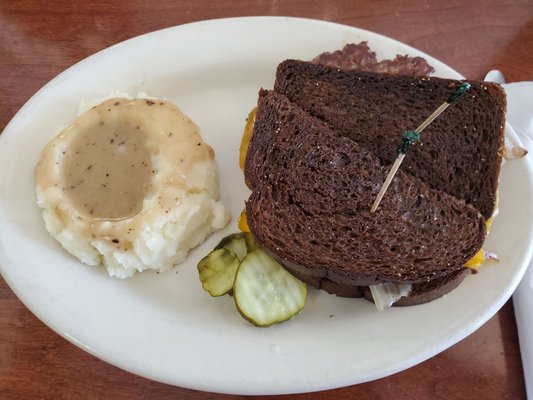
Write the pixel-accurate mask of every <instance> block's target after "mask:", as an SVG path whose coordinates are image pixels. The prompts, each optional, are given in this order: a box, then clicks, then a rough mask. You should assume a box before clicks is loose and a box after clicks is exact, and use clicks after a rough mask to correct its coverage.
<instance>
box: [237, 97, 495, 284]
mask: <svg viewBox="0 0 533 400" xmlns="http://www.w3.org/2000/svg"><path fill="white" fill-rule="evenodd" d="M244 172H245V180H246V183H247V185H248V187H249V188H250V189H251V190H252V194H251V195H250V197H249V199H248V201H247V202H246V215H247V218H248V224H249V226H250V230H251V231H252V233H253V234H254V236H255V237H256V238H257V239H258V241H259V242H260V243H261V244H263V245H264V246H265V247H266V248H267V249H268V250H269V251H270V252H271V253H272V254H273V256H274V257H275V258H276V259H278V261H280V263H281V264H283V265H285V266H286V267H287V268H288V269H289V270H290V271H293V272H295V273H296V274H298V275H300V276H307V277H309V278H310V279H311V278H313V279H321V278H327V279H328V280H329V281H331V282H333V283H339V284H343V285H348V286H367V285H371V284H375V283H378V282H428V281H431V280H433V279H436V278H438V277H441V276H444V275H448V274H450V273H452V272H453V271H457V270H460V269H462V268H463V265H464V264H465V262H466V261H467V260H469V259H470V258H471V257H472V256H473V255H474V254H475V253H476V252H477V251H478V249H479V248H480V247H481V245H482V244H483V240H484V237H485V219H484V218H483V217H482V216H481V215H480V214H479V212H478V211H477V210H476V209H475V208H474V207H472V206H470V205H467V204H465V203H464V202H463V201H460V200H458V199H456V198H454V197H453V196H450V195H448V194H446V193H444V192H441V191H437V190H433V189H430V188H429V187H428V186H427V185H426V184H424V183H423V182H421V181H420V180H419V179H417V178H415V177H412V176H410V175H408V174H406V173H404V172H403V171H399V173H398V174H397V176H396V177H395V179H394V180H393V182H392V183H391V186H390V188H389V191H388V193H387V196H385V197H384V199H383V201H382V203H381V205H380V207H379V208H378V210H377V211H376V212H375V213H370V211H369V210H370V206H371V204H372V202H373V200H374V198H375V196H376V194H377V192H378V191H379V188H380V185H381V183H382V182H383V181H384V179H385V176H386V174H387V172H388V168H387V167H385V166H383V165H381V163H380V162H379V159H378V158H377V157H376V156H375V155H374V154H372V152H370V151H368V150H366V149H365V148H363V147H362V146H360V145H358V144H357V143H355V142H354V141H352V140H350V139H348V138H345V137H342V136H340V135H338V134H336V133H335V132H334V131H333V130H332V129H330V128H329V127H328V126H327V124H325V123H324V122H322V121H320V120H318V119H317V118H314V117H312V116H311V115H309V114H308V113H307V112H305V111H303V110H302V109H301V108H300V107H299V106H298V105H296V104H295V103H292V102H290V101H289V100H288V99H287V98H286V97H285V96H283V95H281V94H278V93H276V92H273V91H261V92H260V97H259V102H258V111H257V115H256V120H255V124H254V130H253V134H252V138H251V141H250V145H249V147H248V152H247V157H246V162H245V169H244Z"/></svg>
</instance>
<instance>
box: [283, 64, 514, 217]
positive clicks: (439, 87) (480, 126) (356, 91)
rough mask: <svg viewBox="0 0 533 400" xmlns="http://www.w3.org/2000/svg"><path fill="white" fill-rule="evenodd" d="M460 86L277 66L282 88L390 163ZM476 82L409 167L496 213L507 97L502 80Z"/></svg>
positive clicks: (426, 135) (416, 149) (408, 160)
mask: <svg viewBox="0 0 533 400" xmlns="http://www.w3.org/2000/svg"><path fill="white" fill-rule="evenodd" d="M460 83H461V82H459V81H455V80H449V79H440V78H435V77H431V78H428V77H420V78H414V77H409V76H394V75H388V74H376V73H372V72H358V71H340V70H338V69H335V68H331V67H328V66H323V65H317V64H313V63H309V62H303V61H294V60H287V61H284V62H282V63H281V64H280V65H279V66H278V70H277V74H276V83H275V90H276V91H278V92H279V93H282V94H284V95H286V96H287V97H288V98H289V99H290V100H291V101H293V102H295V103H297V104H298V105H299V106H300V107H302V108H303V109H304V110H306V111H308V112H309V113H311V114H312V115H314V116H316V117H318V118H319V119H321V120H323V121H325V122H326V123H327V124H328V125H329V126H330V127H331V128H332V129H333V130H335V131H336V132H338V133H339V134H340V135H342V136H346V137H349V138H351V139H352V140H354V141H356V142H357V143H360V144H361V145H363V146H364V147H366V148H367V149H368V150H370V151H372V152H373V153H374V154H376V155H377V156H378V157H379V158H380V160H381V162H382V163H384V164H385V165H388V164H391V163H392V162H393V161H394V159H395V158H396V155H397V153H396V151H397V148H398V145H399V144H400V141H401V134H402V132H404V131H406V130H409V129H415V128H416V127H417V126H418V125H419V124H420V123H422V122H423V121H424V120H425V119H426V118H427V117H428V116H429V115H430V114H431V113H432V112H433V111H434V110H435V109H436V108H437V107H438V106H439V105H440V104H441V103H442V102H443V101H445V100H446V99H447V98H448V96H449V94H450V93H451V92H452V91H453V89H454V88H455V87H457V85H459V84H460ZM470 83H471V84H472V88H471V89H470V91H468V92H467V93H466V94H465V95H464V96H463V97H462V98H461V99H460V101H458V102H457V103H456V104H454V105H453V106H452V107H450V108H448V109H447V110H446V111H445V112H444V113H443V114H442V115H441V116H439V117H438V118H437V119H436V120H435V121H434V122H433V123H432V124H431V125H430V126H429V127H428V128H426V129H425V130H424V131H423V132H422V134H421V141H420V143H418V144H416V145H415V146H413V147H412V149H411V150H410V151H409V153H408V154H407V156H406V157H405V159H404V162H403V164H402V169H403V170H404V171H407V172H409V173H410V174H412V175H414V176H416V177H418V178H420V179H421V180H422V181H424V182H425V183H427V184H428V185H429V186H431V187H432V188H435V189H439V190H442V191H444V192H446V193H448V194H451V195H453V196H455V197H457V198H458V199H462V200H465V201H466V202H467V203H469V204H472V205H473V206H474V207H476V208H477V209H478V210H480V211H481V213H482V214H483V216H484V217H485V218H489V217H490V216H491V215H492V213H493V210H494V206H495V202H496V189H497V185H498V175H499V170H500V165H501V157H502V151H501V150H502V148H503V127H504V125H505V106H506V99H505V93H504V91H503V89H502V88H501V87H500V86H499V85H497V84H492V83H487V82H470ZM458 178H460V179H458Z"/></svg>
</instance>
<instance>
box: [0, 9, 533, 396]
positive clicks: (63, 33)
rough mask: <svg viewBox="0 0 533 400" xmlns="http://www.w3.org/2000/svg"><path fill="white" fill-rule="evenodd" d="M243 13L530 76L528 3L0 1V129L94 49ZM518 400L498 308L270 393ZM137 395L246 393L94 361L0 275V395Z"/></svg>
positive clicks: (520, 386) (520, 385)
mask: <svg viewBox="0 0 533 400" xmlns="http://www.w3.org/2000/svg"><path fill="white" fill-rule="evenodd" d="M249 15H285V16H298V17H306V18H315V19H323V20H328V21H334V22H338V23H343V24H347V25H351V26H355V27H359V28H363V29H368V30H371V31H375V32H379V33H381V34H384V35H387V36H390V37H392V38H395V39H397V40H400V41H402V42H404V43H407V44H409V45H412V46H414V47H416V48H418V49H420V50H422V51H424V52H427V53H428V54H431V55H432V56H434V57H436V58H438V59H440V60H441V61H443V62H445V63H446V64H448V65H450V66H452V67H454V68H455V69H456V70H458V71H459V72H461V73H462V74H463V75H465V76H467V77H468V78H470V79H480V78H482V77H483V76H484V75H485V73H486V72H487V71H488V70H490V69H493V68H498V69H500V70H501V71H502V72H503V73H504V75H505V76H506V78H507V80H508V81H510V82H512V81H521V80H533V2H531V0H480V1H470V2H467V1H457V0H450V1H431V0H407V1H398V0H393V1H392V0H391V1H389V0H384V1H373V0H358V1H340V0H339V1H323V0H320V1H304V0H294V1H282V0H271V1H259V0H256V1H245V0H234V1H228V2H220V1H217V0H198V1H194V2H185V1H182V2H180V1H174V0H163V1H157V2H149V1H145V0H142V1H141V0H131V1H122V2H114V1H109V0H105V1H104V0H95V1H84V2H81V1H79V2H78V1H72V0H71V1H60V0H56V1H46V2H45V1H22V0H12V1H1V0H0V130H3V129H4V127H5V125H6V124H7V123H8V122H9V120H10V119H11V118H12V117H13V116H14V115H15V113H16V112H17V111H18V109H19V108H20V107H21V106H22V105H23V104H24V103H25V102H26V101H27V100H28V99H29V98H30V97H31V96H32V95H33V94H34V93H35V92H36V91H37V90H38V89H39V88H40V87H41V86H43V85H44V84H45V83H46V82H48V81H49V80H50V79H52V78H53V77H54V76H55V75H57V74H59V73H60V72H62V71H63V70H65V69H66V68H67V67H69V66H71V65H72V64H74V63H76V62H78V61H80V60H82V59H83V58H85V57H87V56H89V55H91V54H93V53H95V52H97V51H99V50H102V49H104V48H106V47H108V46H110V45H112V44H115V43H117V42H120V41H122V40H125V39H128V38H131V37H135V36H137V35H140V34H143V33H147V32H151V31H154V30H158V29H162V28H166V27H170V26H174V25H179V24H184V23H188V22H194V21H200V20H205V19H213V18H224V17H236V16H249ZM258 51H260V44H258ZM1 162H2V160H0V168H1ZM0 229H1V227H0ZM525 397H526V395H525V389H524V378H523V373H522V365H521V360H520V351H519V344H518V337H517V332H516V324H515V319H514V312H513V306H512V302H511V301H509V302H507V304H505V306H504V307H503V308H502V309H501V310H500V311H499V312H498V313H497V314H496V315H495V316H494V317H493V318H491V319H490V320H489V321H488V322H487V323H486V324H484V325H483V326H482V327H480V328H479V329H478V330H477V331H476V332H475V333H473V334H472V335H470V336H469V337H467V338H466V339H464V340H463V341H461V342H460V343H458V344H456V345H455V346H453V347H451V348H449V349H448V350H446V351H444V352H442V353H441V354H439V355H437V356H435V357H433V358H431V359H430V360H427V361H425V362H423V363H421V364H419V365H417V366H415V367H412V368H410V369H408V370H406V371H403V372H400V373H397V374H395V375H392V376H389V377H387V378H383V379H380V380H377V381H373V382H368V383H364V384H360V385H354V386H350V387H345V388H339V389H334V390H329V391H324V392H316V393H307V394H300V395H292V396H278V397H277V398H294V399H308V400H318V399H498V400H500V399H525ZM146 398H154V399H205V400H207V399H244V398H247V397H246V396H236V395H220V394H214V393H205V392H198V391H194V390H190V389H185V388H177V387H172V386H168V385H164V384H161V383H157V382H153V381H149V380H147V379H144V378H141V377H138V376H134V375H132V374H129V373H127V372H125V371H122V370H120V369H118V368H116V367H113V366H111V365H109V364H106V363H105V362H103V361H100V360H98V359H96V358H95V357H93V356H91V355H89V354H88V353H85V352H84V351H82V350H80V349H79V348H77V347H75V346H74V345H72V344H70V343H69V342H67V341H66V340H65V339H63V338H61V337H60V336H58V335H57V334H55V333H54V332H53V331H52V330H51V329H49V328H48V327H46V326H45V325H44V324H43V323H42V322H40V321H39V320H38V319H37V318H35V316H33V314H32V313H31V312H30V311H29V310H28V309H26V308H25V307H24V305H23V304H22V303H21V302H20V301H19V300H18V299H17V297H16V296H15V294H14V293H13V292H12V291H11V290H10V289H9V287H8V286H7V284H6V283H5V281H3V280H2V279H0V399H129V400H131V399H146ZM259 398H260V399H266V398H270V397H268V396H260V397H259Z"/></svg>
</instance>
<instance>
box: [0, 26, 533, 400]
mask: <svg viewBox="0 0 533 400" xmlns="http://www.w3.org/2000/svg"><path fill="white" fill-rule="evenodd" d="M361 40H368V42H369V45H370V46H371V47H372V49H374V50H375V51H376V52H377V53H378V56H379V58H385V57H394V56H395V55H396V54H397V53H400V54H406V53H409V54H410V55H422V56H424V57H426V58H427V59H428V61H429V62H430V63H431V64H432V65H434V66H435V68H436V70H437V72H436V75H440V76H444V77H455V78H460V75H459V74H458V73H457V72H455V71H454V70H452V69H451V68H449V67H447V66H446V65H444V64H442V63H441V62H439V61H437V60H435V59H433V58H431V57H429V56H427V55H425V54H421V53H420V52H419V51H417V50H415V49H413V48H411V47H408V46H406V45H403V44H401V43H399V42H396V41H394V40H391V39H388V38H386V37H383V36H380V35H377V34H374V33H371V32H367V31H363V30H360V29H355V28H352V27H347V26H342V25H336V24H331V23H326V22H321V21H312V20H303V19H293V18H261V17H259V18H236V19H226V20H213V21H205V22H199V23H194V24H189V25H183V26H178V27H175V28H170V29H166V30H163V31H158V32H154V33H151V34H148V35H144V36H141V37H138V38H135V39H132V40H129V41H126V42H124V43H121V44H119V45H116V46H113V47H111V48H109V49H107V50H104V51H102V52H100V53H98V54H96V55H94V56H92V57H89V58H88V59H86V60H84V61H82V62H80V63H79V64H76V65H74V66H73V67H72V68H70V69H68V70H67V71H65V72H64V73H62V74H61V75H59V76H58V77H57V78H55V79H54V80H52V81H51V82H50V83H49V84H47V85H46V86H45V87H44V88H43V89H42V90H40V91H39V92H38V93H37V94H35V96H33V97H32V99H31V100H30V101H29V102H28V103H27V104H26V105H25V106H24V107H23V108H22V109H21V110H20V111H19V113H18V114H17V115H16V116H15V118H13V120H12V121H11V123H10V124H9V125H8V126H7V128H6V129H5V131H4V133H3V134H2V135H1V136H0V160H1V163H2V166H1V169H0V227H1V228H0V264H1V271H2V275H3V276H4V278H5V279H6V281H7V282H8V284H9V285H10V286H11V288H12V289H13V290H14V291H15V293H16V294H17V296H18V297H19V298H20V299H21V300H22V301H23V302H24V304H25V305H26V306H27V307H28V308H29V309H30V310H32V312H34V313H35V315H37V317H38V318H40V319H41V320H42V321H44V322H45V323H46V324H47V325H48V326H50V327H51V328H52V329H54V330H55V331H56V332H58V333H59V334H60V335H62V336H64V337H65V338H67V339H68V340H70V341H72V342H73V343H75V344H76V345H78V346H80V347H81V348H83V349H84V350H86V351H88V352H90V353H92V354H94V355H95V356H97V357H99V358H101V359H103V360H106V361H108V362H109V363H111V364H114V365H116V366H118V367H120V368H123V369H125V370H128V371H131V372H133V373H135V374H139V375H142V376H145V377H148V378H151V379H154V380H158V381H161V382H166V383H170V384H174V385H178V386H184V387H189V388H194V389H200V390H205V391H215V392H226V393H239V394H277V393H295V392H305V391H315V390H321V389H329V388H334V387H340V386H345V385H350V384H355V383H359V382H364V381H368V380H372V379H376V378H380V377H383V376H386V375H389V374H392V373H394V372H397V371H400V370H402V369H405V368H408V367H410V366H412V365H414V364H416V363H419V362H421V361H423V360H425V359H427V358H429V357H431V356H433V355H435V354H437V353H438V352H440V351H442V350H444V349H446V348H447V347H449V346H451V345H452V344H454V343H456V342H457V341H459V340H461V339H462V338H464V337H465V336H467V335H468V334H470V333H471V332H473V331H474V330H475V329H476V328H478V327H479V326H480V325H481V324H483V323H484V322H485V321H486V320H487V319H489V318H490V317H491V316H492V315H493V314H494V313H496V311H497V310H498V309H499V308H500V307H501V306H502V305H503V304H504V302H505V301H506V300H507V299H508V298H509V297H510V295H511V294H512V292H513V290H514V288H515V287H516V285H517V284H518V282H519V280H520V278H521V276H522V274H523V273H524V270H525V268H526V266H527V261H528V259H529V258H530V256H531V248H530V244H531V241H532V239H531V238H532V226H531V223H528V221H531V216H532V215H533V210H532V207H533V205H532V202H531V201H530V200H529V199H531V198H533V190H532V184H531V182H532V177H531V171H529V170H528V169H527V167H526V164H525V163H524V162H520V161H515V162H512V163H509V164H507V165H505V166H504V168H503V173H502V178H501V190H500V193H501V201H500V216H499V217H498V218H497V219H496V221H495V223H494V226H493V230H492V232H491V234H490V237H489V239H488V242H487V247H488V248H490V249H492V250H494V251H497V252H498V254H499V255H500V257H501V259H502V261H501V262H500V263H499V264H491V265H487V266H484V267H483V268H482V269H481V270H480V273H479V274H477V275H474V276H469V277H468V278H467V279H466V280H465V282H464V283H463V284H462V285H461V286H460V287H459V288H458V289H457V290H455V291H454V292H453V293H452V294H450V295H448V296H446V297H444V298H442V299H440V300H437V301H434V302H432V303H430V304H426V305H422V306H418V307H408V308H398V309H391V310H388V311H386V312H383V313H379V312H377V311H376V310H375V308H374V306H373V305H372V304H371V303H369V302H367V301H364V300H353V299H341V298H336V297H335V296H330V295H327V294H325V293H323V292H318V291H315V290H311V291H310V294H309V298H308V302H307V305H306V307H305V309H304V311H303V312H302V313H301V314H300V315H299V316H298V317H297V318H294V319H293V320H291V321H290V322H288V323H284V324H281V325H279V326H273V327H270V328H266V329H259V328H254V327H252V326H251V325H249V324H248V323H247V322H245V321H244V320H243V319H242V318H241V317H240V316H239V315H238V314H237V312H236V311H235V307H234V305H233V302H232V301H233V300H232V298H231V297H229V296H226V297H224V298H218V299H213V298H211V297H209V296H208V295H207V294H206V293H205V292H203V291H202V289H201V286H200V284H199V281H198V278H197V272H196V263H197V261H198V260H199V259H200V258H201V257H202V256H203V255H205V254H206V253H207V252H208V251H209V250H210V249H211V248H212V247H213V246H214V245H215V244H216V242H217V241H218V240H219V239H220V238H221V237H222V236H224V235H225V234H227V233H229V232H231V231H235V230H236V226H235V219H234V220H233V221H232V222H231V223H230V225H229V226H228V228H226V229H225V230H224V231H222V232H219V233H217V234H216V235H214V236H213V237H211V238H210V239H209V240H208V241H207V242H206V243H204V244H203V245H202V246H200V247H199V248H198V249H196V250H194V251H193V252H192V253H191V254H190V256H189V258H188V259H187V261H186V262H185V263H184V264H183V265H181V266H180V267H179V268H178V269H177V270H173V271H169V272H167V273H164V274H155V273H145V274H142V275H138V276H135V277H134V278H132V279H129V280H125V281H121V280H118V279H114V278H110V277H108V276H107V275H106V273H105V272H104V271H103V270H102V269H98V268H91V267H87V266H84V265H82V264H80V263H79V262H77V261H76V260H75V259H74V258H73V257H71V256H70V255H68V254H67V253H66V252H65V251H63V250H62V249H61V247H60V246H59V245H58V244H57V243H56V242H55V241H54V240H53V239H52V238H51V237H50V236H49V235H48V234H47V233H46V232H45V230H44V226H43V222H42V220H41V217H40V214H39V212H38V210H37V207H36V205H35V196H34V189H33V180H32V171H33V168H34V165H35V163H36V161H37V159H38V157H39V153H40V151H41V149H42V148H43V146H44V145H45V143H46V142H47V141H48V140H49V139H50V138H52V137H53V136H54V134H55V133H56V132H57V131H58V130H59V129H60V128H62V127H64V126H66V125H68V124H70V123H71V122H72V121H73V119H74V117H75V115H76V110H77V107H78V104H79V102H80V101H81V100H87V99H93V98H99V97H102V96H105V95H107V94H109V93H111V92H113V91H116V90H118V91H121V92H129V93H130V94H135V93H137V92H138V91H144V92H147V93H148V94H150V95H151V96H157V97H166V98H169V99H171V100H173V101H175V102H176V103H177V104H178V105H179V106H180V107H181V108H182V109H183V110H184V111H185V112H186V113H187V114H188V115H189V116H190V117H191V118H192V119H193V120H195V121H196V122H197V123H198V125H199V126H200V128H201V130H202V133H203V135H204V137H205V139H206V140H207V141H208V142H209V143H210V144H211V145H212V146H213V147H214V149H215V151H216V153H217V160H218V164H219V172H220V181H221V185H222V187H221V190H222V200H223V202H224V203H225V204H227V205H228V206H229V207H230V208H231V211H232V213H233V215H234V217H236V216H238V214H239V212H240V211H241V208H242V207H243V202H244V199H245V198H246V196H247V191H246V189H245V186H244V184H243V179H242V174H241V172H240V170H239V168H238V166H237V150H238V146H239V141H240V136H241V132H242V129H243V126H244V123H245V117H246V115H247V113H248V111H249V110H250V109H251V108H252V107H253V106H254V104H255V102H256V99H257V92H258V89H259V88H260V87H261V86H263V87H266V88H269V87H272V84H273V79H274V72H275V68H276V65H277V64H278V63H279V62H280V61H282V60H283V59H285V58H299V59H310V58H312V57H313V56H314V55H316V54H318V53H320V52H322V51H325V50H335V49H338V48H341V47H342V46H343V45H344V44H345V43H347V42H359V41H361Z"/></svg>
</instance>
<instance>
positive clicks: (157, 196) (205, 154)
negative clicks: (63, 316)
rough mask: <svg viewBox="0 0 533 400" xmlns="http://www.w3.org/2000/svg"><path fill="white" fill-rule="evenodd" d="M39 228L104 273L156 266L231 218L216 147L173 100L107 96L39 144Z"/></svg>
mask: <svg viewBox="0 0 533 400" xmlns="http://www.w3.org/2000/svg"><path fill="white" fill-rule="evenodd" d="M35 184H36V192H37V204H38V206H39V207H40V208H41V209H42V213H43V218H44V221H45V225H46V229H47V230H48V232H50V234H52V236H53V237H55V238H56V239H57V240H58V241H59V242H60V243H61V245H62V246H63V247H64V248H65V249H66V250H67V251H69V252H70V253H71V254H73V255H75V256H76V257H78V258H79V259H80V260H81V261H82V262H83V263H86V264H89V265H99V264H103V265H104V266H105V267H106V268H107V270H108V272H109V274H110V275H112V276H116V277H119V278H127V277H130V276H132V275H133V274H134V273H135V272H136V271H143V270H146V269H155V270H158V271H162V270H165V269H168V268H171V267H173V266H174V265H176V264H178V263H180V262H182V261H183V260H184V259H185V257H186V255H187V253H188V251H189V250H190V249H191V248H193V247H195V246H197V245H198V244H200V243H201V242H202V241H203V240H205V238H206V237H207V236H208V235H209V234H211V233H212V232H213V231H215V230H218V229H221V228H222V227H224V226H225V225H226V224H227V223H228V221H229V218H230V216H229V214H228V212H227V211H226V209H225V208H224V206H223V205H222V204H221V203H220V202H218V201H217V197H218V185H217V171H216V165H215V163H214V153H213V150H212V149H211V147H209V145H207V144H206V143H205V142H204V141H203V139H202V137H201V136H200V133H199V131H198V128H197V126H196V125H195V124H194V123H193V122H192V121H191V120H190V119H189V118H188V117H187V116H186V115H184V114H183V113H182V112H181V111H180V110H179V109H178V108H177V107H176V106H175V105H174V104H172V103H170V102H168V101H162V100H155V99H127V98H113V99H109V100H107V101H104V102H103V103H101V104H100V105H98V106H95V107H93V108H91V109H90V110H88V111H86V112H85V113H83V114H82V115H80V116H79V117H78V119H77V120H76V121H75V123H74V124H73V125H72V126H70V127H69V128H67V129H65V130H64V131H62V132H61V133H60V134H59V135H58V136H57V137H56V138H54V139H53V140H52V141H51V142H50V143H48V145H47V146H46V148H45V149H44V150H43V153H42V155H41V159H40V160H39V162H38V164H37V166H36V169H35Z"/></svg>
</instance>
